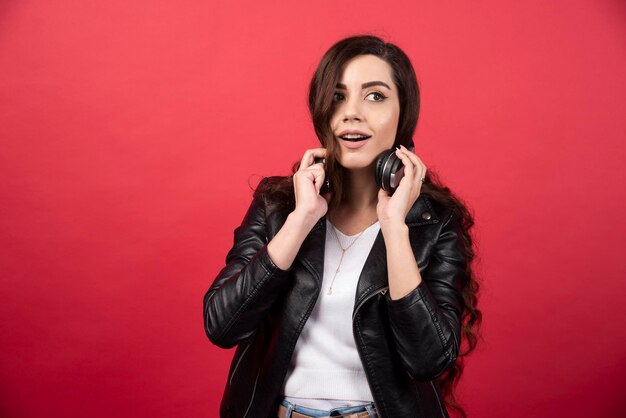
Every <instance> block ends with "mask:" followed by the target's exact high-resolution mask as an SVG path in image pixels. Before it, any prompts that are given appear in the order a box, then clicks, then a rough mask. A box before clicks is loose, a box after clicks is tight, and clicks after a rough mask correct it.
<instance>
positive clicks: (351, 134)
mask: <svg viewBox="0 0 626 418" xmlns="http://www.w3.org/2000/svg"><path fill="white" fill-rule="evenodd" d="M337 136H338V137H339V138H341V139H343V140H344V141H347V142H359V141H365V140H366V139H369V138H371V137H372V136H371V135H368V134H367V133H365V132H362V131H357V130H346V131H343V132H341V133H339V135H337Z"/></svg>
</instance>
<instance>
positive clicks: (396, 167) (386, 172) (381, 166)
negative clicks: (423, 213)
mask: <svg viewBox="0 0 626 418" xmlns="http://www.w3.org/2000/svg"><path fill="white" fill-rule="evenodd" d="M408 149H409V151H413V149H415V146H414V145H413V141H411V143H410V145H409V148H408ZM402 177H404V164H402V160H401V159H400V158H398V156H397V155H396V148H391V149H388V150H386V151H383V152H381V153H380V154H379V155H378V157H376V164H375V165H374V178H375V179H376V184H377V185H378V187H380V188H382V189H383V190H384V191H386V192H387V193H389V194H393V192H395V191H396V188H397V187H398V185H399V184H400V180H402Z"/></svg>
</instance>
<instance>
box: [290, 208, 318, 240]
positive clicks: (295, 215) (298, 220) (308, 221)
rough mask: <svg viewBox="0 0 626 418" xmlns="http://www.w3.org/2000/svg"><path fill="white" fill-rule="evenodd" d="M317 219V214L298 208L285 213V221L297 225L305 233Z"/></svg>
mask: <svg viewBox="0 0 626 418" xmlns="http://www.w3.org/2000/svg"><path fill="white" fill-rule="evenodd" d="M318 220H319V217H318V216H317V215H313V214H309V213H303V212H299V211H298V210H294V211H293V212H291V213H290V214H289V215H287V222H289V223H293V224H295V225H298V226H299V227H300V228H302V229H303V230H304V231H305V232H306V233H307V234H308V233H309V231H310V230H311V229H313V227H314V226H315V224H316V223H317V221H318Z"/></svg>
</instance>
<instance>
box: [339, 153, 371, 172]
mask: <svg viewBox="0 0 626 418" xmlns="http://www.w3.org/2000/svg"><path fill="white" fill-rule="evenodd" d="M374 160H375V157H371V156H370V157H366V156H361V155H358V156H357V155H351V156H349V157H348V158H345V156H344V157H342V158H340V159H339V161H338V162H339V164H340V165H341V166H342V167H343V168H345V169H347V170H363V169H366V168H371V167H373V165H374Z"/></svg>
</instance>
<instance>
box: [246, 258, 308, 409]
mask: <svg viewBox="0 0 626 418" xmlns="http://www.w3.org/2000/svg"><path fill="white" fill-rule="evenodd" d="M303 264H304V263H303ZM304 266H305V267H306V268H307V270H309V271H310V272H311V274H313V275H315V273H314V272H313V270H311V269H310V268H309V266H308V265H307V264H304ZM319 291H320V289H319V288H318V292H319ZM316 301H317V298H314V299H313V302H311V303H310V304H309V306H308V307H307V310H306V316H305V318H304V321H302V326H300V328H299V329H298V336H300V333H301V332H302V328H304V324H305V323H306V321H307V320H308V319H309V316H311V311H312V310H313V306H315V302H316ZM297 342H298V339H297V338H296V343H297ZM294 348H295V343H294V345H293V346H292V347H291V352H292V353H293V349H294ZM242 357H243V355H242ZM260 374H261V366H260V365H259V371H258V372H257V373H256V379H254V387H253V388H252V396H251V397H250V403H249V404H248V409H246V413H245V414H243V418H246V417H247V416H248V412H250V408H251V407H252V401H253V400H254V394H255V393H256V385H257V383H258V381H259V375H260Z"/></svg>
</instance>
